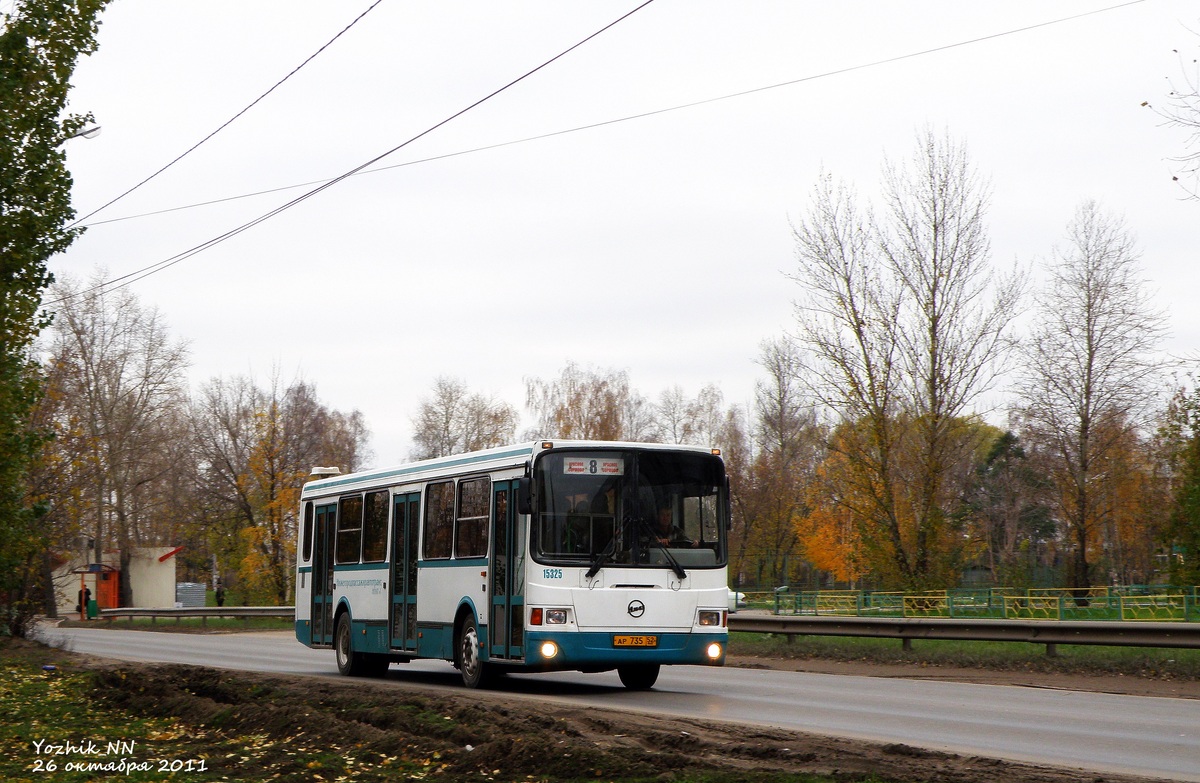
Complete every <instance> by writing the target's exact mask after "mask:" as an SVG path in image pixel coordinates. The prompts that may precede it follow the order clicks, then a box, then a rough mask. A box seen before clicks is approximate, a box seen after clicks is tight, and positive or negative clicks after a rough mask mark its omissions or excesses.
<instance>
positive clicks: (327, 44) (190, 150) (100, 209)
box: [67, 0, 383, 229]
mask: <svg viewBox="0 0 1200 783" xmlns="http://www.w3.org/2000/svg"><path fill="white" fill-rule="evenodd" d="M382 2H383V0H375V2H374V3H371V5H370V6H369V7H368V8H367V10H365V11H363V12H362V13H361V14H359V15H358V16H357V17H355V19H354V21H352V22H351V23H350V24H348V25H346V27H345V28H344V29H342V31H341V32H339V33H338V34H337V35H335V36H333V37H332V38H330V39H329V40H328V41H326V42H325V45H324V46H322V47H321V48H320V49H318V50H317V51H315V52H313V53H312V54H310V55H309V56H308V57H306V58H305V59H304V62H302V63H300V64H299V65H297V66H296V67H295V68H293V69H292V70H291V72H290V73H289V74H288V75H287V76H284V77H283V78H282V79H280V80H279V81H277V82H275V84H274V85H272V86H271V88H270V89H269V90H267V91H266V92H264V93H263V94H262V95H260V96H258V97H257V98H255V99H254V100H253V101H251V102H250V105H248V106H246V108H244V109H242V110H241V111H239V112H238V113H237V114H235V115H233V116H232V117H230V118H229V119H228V120H226V121H225V122H223V123H222V124H221V125H220V126H219V127H218V128H217V129H216V130H214V131H213V132H212V133H210V134H208V135H207V136H205V137H204V138H203V139H200V141H198V142H196V143H195V144H193V145H192V146H191V147H189V148H188V149H187V150H185V151H184V152H183V153H182V154H181V155H179V156H177V157H176V158H175V159H174V160H172V161H171V162H170V163H168V164H167V165H165V166H163V167H162V168H160V169H159V170H158V171H156V172H154V173H153V174H151V175H150V176H148V177H146V178H145V179H144V180H142V181H141V182H139V183H137V184H136V185H134V186H133V187H131V188H130V189H129V190H127V191H125V192H124V193H122V194H121V195H119V196H117V197H116V198H114V199H112V200H111V201H109V202H107V203H105V204H104V205H102V206H100V207H97V208H96V209H93V210H92V211H91V212H89V213H87V214H86V215H84V216H83V217H81V218H78V219H77V220H75V222H73V223H71V225H69V226H67V228H68V229H70V228H74V227H75V226H78V225H79V224H80V223H82V222H83V221H85V220H87V219H88V218H90V217H92V216H93V215H95V214H97V213H99V212H103V211H104V210H106V209H108V208H109V207H111V206H112V205H113V204H116V203H117V202H118V201H120V200H121V199H123V198H125V197H126V196H128V195H129V194H130V193H132V192H133V191H135V190H137V189H138V188H140V187H141V186H142V185H145V184H146V183H147V182H149V181H150V180H152V179H154V178H155V177H157V176H158V175H159V174H162V173H163V172H164V171H166V170H167V169H169V168H171V167H172V166H174V165H175V164H176V163H178V162H179V161H181V160H183V159H184V158H186V157H187V156H188V155H190V154H192V153H193V152H195V151H196V149H197V148H198V147H199V146H200V145H201V144H204V143H205V142H206V141H208V140H209V139H211V138H212V137H213V136H216V135H217V134H218V133H220V132H221V131H223V130H225V129H226V128H227V127H229V126H230V125H231V124H232V123H233V122H234V121H235V120H237V119H238V118H239V117H241V116H242V115H243V114H245V113H246V112H248V111H250V110H251V109H253V108H254V107H255V106H256V105H258V103H259V102H260V101H262V100H263V99H264V98H266V97H267V96H268V95H270V94H271V93H273V92H275V90H276V89H277V88H278V87H279V86H280V85H282V84H283V83H284V82H286V81H287V80H288V79H290V78H292V77H293V76H295V75H296V74H297V73H298V72H299V71H300V69H301V68H303V67H304V66H306V65H308V64H309V63H310V62H312V61H313V60H315V59H316V58H317V57H318V56H320V54H321V53H322V52H324V51H325V50H326V49H328V48H329V47H330V46H331V45H332V44H333V42H334V41H336V40H337V39H339V38H341V37H342V36H343V35H345V34H346V32H347V31H349V30H350V28H351V27H354V25H356V24H358V23H359V22H360V21H362V18H363V17H364V16H366V15H367V14H369V13H371V11H373V10H374V9H375V6H377V5H379V4H380V3H382Z"/></svg>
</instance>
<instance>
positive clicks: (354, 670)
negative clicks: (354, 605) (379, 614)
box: [333, 614, 389, 677]
mask: <svg viewBox="0 0 1200 783" xmlns="http://www.w3.org/2000/svg"><path fill="white" fill-rule="evenodd" d="M333 653H334V657H336V658H337V667H338V671H339V672H340V673H341V674H343V675H345V676H347V677H382V676H383V675H384V674H385V673H386V672H387V669H388V664H389V661H388V659H387V656H386V655H372V654H370V653H362V652H355V650H354V643H353V639H352V638H351V633H350V615H348V614H343V615H342V616H341V617H339V618H338V621H337V628H336V629H335V630H334V632H333Z"/></svg>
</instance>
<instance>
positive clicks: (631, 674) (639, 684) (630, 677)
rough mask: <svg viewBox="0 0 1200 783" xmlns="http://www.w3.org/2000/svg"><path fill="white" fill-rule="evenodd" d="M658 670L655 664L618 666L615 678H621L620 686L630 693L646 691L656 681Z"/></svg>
mask: <svg viewBox="0 0 1200 783" xmlns="http://www.w3.org/2000/svg"><path fill="white" fill-rule="evenodd" d="M658 668H659V667H658V664H657V663H643V664H636V665H630V666H618V667H617V676H619V677H620V678H621V684H622V685H624V686H625V687H626V688H628V689H629V690H631V691H648V690H650V689H651V688H653V687H654V683H655V682H656V681H657V680H658Z"/></svg>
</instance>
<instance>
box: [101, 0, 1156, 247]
mask: <svg viewBox="0 0 1200 783" xmlns="http://www.w3.org/2000/svg"><path fill="white" fill-rule="evenodd" d="M1144 2H1146V0H1129V2H1124V3H1120V4H1118V5H1113V6H1108V7H1105V8H1098V9H1095V10H1092V11H1084V12H1082V13H1079V14H1074V15H1072V16H1064V17H1061V18H1059V19H1052V20H1050V21H1047V22H1039V23H1038V24H1033V25H1028V26H1026V27H1018V28H1014V29H1012V30H1005V31H1003V32H999V33H992V34H990V35H985V36H981V37H979V38H971V39H969V40H965V41H959V42H957V43H952V44H945V45H943V46H936V47H933V48H931V49H923V50H921V51H917V52H909V53H908V54H901V55H896V56H895V57H888V58H885V59H882V60H874V61H872V62H868V63H860V64H859V65H851V66H847V67H845V68H838V69H836V70H832V71H825V72H823V73H818V74H812V75H810V76H803V77H800V78H798V79H791V80H789V81H785V82H778V83H776V84H770V85H767V86H765V87H755V88H752V89H748V90H742V91H740V92H732V93H727V94H725V95H719V96H716V97H713V98H705V99H702V100H698V101H692V102H690V103H681V104H678V105H675V106H669V107H667V108H663V109H654V110H652V111H647V112H641V113H640V114H630V115H627V116H624V117H618V118H615V119H611V120H601V121H599V122H593V123H589V124H587V125H578V126H576V127H573V128H565V129H563V130H557V131H550V132H548V133H541V134H538V135H536V136H526V137H524V138H520V139H511V140H509V141H501V142H496V143H495V144H486V145H484V146H481V147H472V148H470V149H465V150H458V151H457V152H447V153H444V154H442V155H432V156H430V157H427V158H418V159H416V160H410V161H405V162H404V163H394V164H392V165H389V166H380V167H379V168H374V169H365V170H361V171H356V172H355V173H354V174H352V175H349V176H358V175H360V174H376V173H378V172H381V171H390V170H392V169H398V168H403V167H405V166H415V165H417V164H420V163H430V162H433V161H438V160H445V159H447V158H454V157H459V156H461V155H471V154H474V153H476V152H486V151H488V150H495V149H500V148H502V147H511V146H514V145H517V144H526V143H528V142H532V141H541V140H543V139H549V138H553V137H555V136H565V135H567V134H570V133H578V132H580V131H586V130H595V129H596V128H603V127H606V126H608V125H616V124H618V123H622V122H630V121H632V120H641V119H645V118H647V117H655V116H657V115H660V114H667V113H669V112H675V111H682V110H684V109H693V108H696V107H698V106H705V105H707V104H711V103H717V102H719V101H727V100H731V99H733V98H743V97H745V96H747V95H754V94H756V93H760V92H766V91H768V90H776V89H779V88H782V87H791V86H794V85H797V84H803V83H805V82H811V81H815V80H817V79H824V78H827V77H830V76H839V75H842V74H846V73H852V72H854V71H861V70H864V69H867V68H876V67H879V66H881V65H889V64H891V63H896V62H900V61H902V60H909V59H913V58H916V57H923V56H925V55H929V54H937V53H938V52H944V51H948V50H951V49H957V48H960V47H963V46H970V45H972V44H977V43H982V42H984V41H990V40H994V39H996V38H1003V37H1006V36H1010V35H1017V34H1019V33H1025V32H1029V31H1031V30H1036V29H1038V28H1042V27H1049V26H1051V25H1056V24H1062V23H1064V22H1071V21H1075V20H1076V19H1080V18H1083V17H1086V16H1091V15H1093V14H1100V13H1105V12H1108V11H1115V10H1118V9H1121V8H1125V7H1127V6H1131V5H1138V4H1139V3H1144ZM345 176H346V175H343V177H340V178H338V179H344V178H345ZM334 181H335V180H312V181H309V182H300V183H296V184H293V185H281V186H279V187H276V188H269V189H267V190H258V191H254V192H252V193H242V194H240V195H237V196H225V197H222V198H217V199H211V200H209V201H200V202H197V203H194V204H185V205H181V206H178V207H168V208H166V209H158V210H154V211H151V212H141V213H138V214H136V215H126V216H123V217H117V218H110V219H108V220H97V221H94V222H92V223H88V224H87V226H89V227H90V226H101V225H105V224H107V223H118V222H121V221H125V220H136V219H138V218H144V217H152V216H154V215H163V214H167V213H169V212H179V211H181V210H185V209H195V208H197V207H207V206H211V205H213V204H223V203H225V202H228V201H237V200H240V199H244V198H253V197H255V196H264V195H269V194H271V193H279V192H281V191H285V190H294V189H296V188H304V187H310V186H312V185H319V184H322V183H331V182H334Z"/></svg>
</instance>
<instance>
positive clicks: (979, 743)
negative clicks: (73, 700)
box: [43, 628, 1200, 781]
mask: <svg viewBox="0 0 1200 783" xmlns="http://www.w3.org/2000/svg"><path fill="white" fill-rule="evenodd" d="M43 635H44V638H46V639H47V641H50V642H51V643H53V644H57V645H59V646H64V647H66V648H67V649H70V650H73V651H75V652H80V653H87V654H91V655H98V656H104V657H109V658H117V659H121V660H130V661H157V662H169V663H183V664H192V665H198V666H215V667H221V668H229V669H241V670H246V671H257V672H271V673H280V674H300V675H312V676H329V677H336V676H338V675H337V667H336V666H335V665H334V660H333V652H332V651H330V650H310V649H308V648H307V647H304V646H303V645H301V644H299V643H298V642H296V641H295V638H294V637H293V636H292V635H291V634H289V633H286V632H283V633H281V632H269V633H246V634H211V635H201V634H176V633H152V632H142V631H113V630H107V629H103V628H70V629H48V630H46V631H45V632H44V634H43ZM389 685H390V686H403V685H409V686H420V687H434V688H456V689H457V688H461V687H462V686H461V684H460V681H459V679H458V673H457V672H456V671H455V670H454V668H453V667H452V666H450V664H448V663H445V662H440V661H417V662H413V663H410V664H404V665H396V666H393V667H392V668H391V670H390V671H389V672H388V676H387V679H386V681H385V683H384V684H383V685H382V687H386V686H389ZM500 689H501V691H502V692H503V693H504V694H505V696H506V697H508V698H511V697H518V698H532V699H540V700H546V701H554V702H559V703H564V704H571V705H576V706H592V707H600V708H605V709H623V710H631V711H637V712H646V713H652V714H656V715H677V716H686V717H698V718H703V719H706V720H718V721H731V722H739V723H751V724H758V725H767V726H774V727H778V728H782V729H788V730H794V731H801V732H812V733H818V734H825V735H832V736H840V737H849V738H856V739H865V740H873V741H881V742H898V743H904V744H907V745H912V746H916V747H924V748H930V749H935V750H944V751H948V752H953V753H961V754H967V755H978V756H988V757H997V758H1006V759H1013V760H1019V761H1025V762H1031V763H1035V764H1041V765H1048V766H1057V767H1069V768H1075V769H1080V770H1089V771H1095V772H1114V773H1124V774H1132V775H1141V776H1144V777H1150V778H1162V779H1170V780H1185V781H1200V702H1198V701H1196V700H1189V699H1165V698H1150V697H1144V696H1123V695H1114V694H1104V693H1082V692H1076V691H1066V690H1054V689H1039V688H1026V687H1011V686H996V685H975V684H967V683H953V682H931V681H928V680H903V679H885V678H876V677H853V676H845V675H826V674H808V673H802V672H788V671H773V670H763V669H737V668H722V669H710V668H698V667H688V666H681V667H666V668H664V669H663V672H662V675H661V676H660V677H659V680H658V684H657V685H656V686H655V688H654V690H652V691H648V692H630V691H626V690H625V689H624V688H623V687H622V686H621V684H620V681H619V680H618V679H617V676H616V674H615V673H605V674H581V673H571V672H564V673H555V674H537V675H519V676H511V677H507V678H504V680H502V682H501V685H500Z"/></svg>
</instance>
